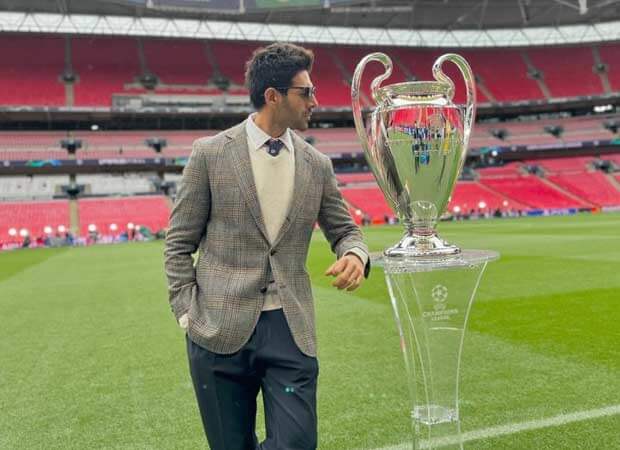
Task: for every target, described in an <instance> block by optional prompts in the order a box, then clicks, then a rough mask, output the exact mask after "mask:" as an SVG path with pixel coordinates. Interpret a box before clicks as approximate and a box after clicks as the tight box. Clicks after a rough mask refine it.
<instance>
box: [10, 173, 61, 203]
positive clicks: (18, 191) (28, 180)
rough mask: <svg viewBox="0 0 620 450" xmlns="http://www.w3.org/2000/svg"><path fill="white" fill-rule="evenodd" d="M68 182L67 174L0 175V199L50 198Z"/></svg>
mask: <svg viewBox="0 0 620 450" xmlns="http://www.w3.org/2000/svg"><path fill="white" fill-rule="evenodd" d="M68 182H69V176H68V175H47V176H36V177H30V176H6V177H0V200H12V199H21V200H25V199H44V198H49V199H51V198H52V197H53V196H54V195H55V194H59V193H60V186H62V185H63V184H67V183H68Z"/></svg>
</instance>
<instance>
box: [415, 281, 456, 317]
mask: <svg viewBox="0 0 620 450" xmlns="http://www.w3.org/2000/svg"><path fill="white" fill-rule="evenodd" d="M431 298H432V299H433V311H425V312H424V313H422V315H423V317H424V318H425V319H430V320H432V321H438V320H442V321H443V320H450V316H452V315H454V314H458V312H459V310H458V309H456V308H451V309H447V306H448V303H447V302H448V288H447V287H446V286H444V285H443V284H436V285H435V286H434V287H433V289H432V290H431Z"/></svg>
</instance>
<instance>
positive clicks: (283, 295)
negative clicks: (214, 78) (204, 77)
mask: <svg viewBox="0 0 620 450" xmlns="http://www.w3.org/2000/svg"><path fill="white" fill-rule="evenodd" d="M313 60H314V55H313V54H312V52H311V51H309V50H306V49H304V48H302V47H299V46H296V45H291V44H279V43H277V44H272V45H269V46H267V47H265V48H260V49H258V50H256V51H255V52H254V54H253V55H252V57H251V59H250V60H249V61H248V62H247V63H246V69H247V70H246V83H247V85H248V89H249V91H250V98H251V101H252V104H253V105H254V107H255V108H256V110H257V112H255V113H253V114H251V115H250V116H249V117H248V118H247V119H246V120H245V121H243V122H242V123H240V124H239V125H236V126H234V127H232V128H230V129H228V130H225V131H223V132H221V133H220V134H218V135H216V136H214V137H210V138H203V139H198V140H197V141H196V142H195V143H194V146H193V150H192V154H191V157H190V158H189V161H188V163H187V166H186V167H185V169H184V172H183V180H182V183H181V188H180V190H179V192H178V195H177V199H176V203H175V205H174V208H173V210H172V213H171V216H170V228H169V230H168V233H167V236H166V247H165V268H166V274H167V276H168V284H169V294H170V303H171V306H172V311H173V312H174V315H175V317H176V319H177V320H178V322H179V324H180V326H181V327H183V328H185V329H186V331H187V337H186V339H187V352H188V357H189V367H190V372H191V376H192V380H193V384H194V389H195V392H196V397H197V400H198V406H199V409H200V414H201V417H202V422H203V425H204V429H205V433H206V436H207V440H208V442H209V446H210V447H211V449H212V450H254V449H263V450H284V449H296V450H307V449H308V450H309V449H315V448H316V447H317V416H316V388H317V377H318V371H319V369H318V361H317V358H316V333H315V323H314V304H313V299H312V291H311V288H310V279H309V276H308V273H307V272H306V269H305V264H306V257H307V254H308V248H309V245H310V239H311V236H312V231H313V228H314V224H315V222H316V221H318V223H319V225H320V226H321V229H322V231H323V233H324V234H325V236H326V238H327V240H328V241H329V243H330V244H331V248H332V250H333V251H334V252H335V253H336V255H337V260H336V262H335V263H334V264H333V265H331V266H330V267H329V268H328V269H327V271H326V272H325V274H326V275H328V276H333V277H335V280H334V282H333V285H334V286H335V287H337V288H338V289H347V290H349V291H352V290H354V289H356V288H357V287H358V286H359V285H360V283H361V282H362V280H363V279H364V277H365V276H366V277H367V276H368V271H369V269H370V264H369V261H368V249H367V248H366V245H365V244H364V242H363V241H362V235H361V232H360V230H359V228H358V227H357V226H356V225H355V223H354V222H353V220H352V219H351V216H350V215H349V212H348V210H347V207H346V206H345V203H344V201H343V199H342V196H341V194H340V192H339V191H338V188H337V184H336V178H335V176H334V171H333V168H332V164H331V161H330V159H329V158H328V157H327V156H325V155H323V154H321V153H320V152H319V151H317V150H316V149H315V148H313V147H312V146H311V145H310V144H308V143H307V142H305V141H304V139H303V138H302V137H300V136H299V135H298V134H297V133H295V132H294V131H292V130H302V131H303V130H306V129H307V128H308V122H309V120H310V116H311V114H312V110H313V109H314V108H315V107H316V106H317V105H318V102H317V99H316V96H315V88H314V86H313V84H312V81H311V79H310V71H311V69H312V64H313ZM196 250H199V252H198V258H197V261H196V264H195V266H194V265H193V264H192V257H191V255H192V253H194V252H195V251H196ZM259 390H260V391H262V396H263V403H264V409H265V422H266V431H267V437H266V440H265V441H264V442H262V443H260V444H259V443H258V441H257V437H256V433H255V419H256V408H257V406H256V397H257V394H258V392H259Z"/></svg>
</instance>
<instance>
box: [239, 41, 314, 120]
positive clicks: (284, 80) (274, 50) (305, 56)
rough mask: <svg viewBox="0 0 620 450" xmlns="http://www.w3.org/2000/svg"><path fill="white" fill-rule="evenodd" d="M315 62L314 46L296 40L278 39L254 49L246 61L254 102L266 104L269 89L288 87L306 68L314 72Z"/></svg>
mask: <svg viewBox="0 0 620 450" xmlns="http://www.w3.org/2000/svg"><path fill="white" fill-rule="evenodd" d="M313 63H314V53H312V50H308V49H306V48H303V47H300V46H299V45H294V44H285V43H279V42H276V43H274V44H271V45H268V46H267V47H261V48H258V49H256V50H255V51H254V53H253V54H252V57H251V58H250V59H249V60H248V61H247V62H246V63H245V84H246V86H247V88H248V90H249V91H250V100H251V101H252V105H254V107H255V108H256V109H257V110H259V109H261V108H262V107H263V106H265V91H266V90H267V89H268V88H270V87H278V88H279V87H288V86H290V84H291V80H292V79H293V77H294V76H295V75H297V74H298V73H299V72H301V71H302V70H307V71H308V72H310V71H311V70H312V64H313Z"/></svg>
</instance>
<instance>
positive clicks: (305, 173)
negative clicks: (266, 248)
mask: <svg viewBox="0 0 620 450" xmlns="http://www.w3.org/2000/svg"><path fill="white" fill-rule="evenodd" d="M292 136H293V145H294V146H295V184H294V187H293V198H292V199H291V203H290V205H289V207H288V212H287V214H286V218H285V219H284V223H283V224H282V227H281V228H280V231H279V232H278V236H277V237H276V240H275V241H274V243H273V247H275V246H276V245H278V243H279V242H280V240H281V239H282V237H283V236H284V235H285V234H286V232H287V231H288V229H289V228H290V226H291V224H292V223H293V222H294V221H295V218H296V217H297V214H298V213H299V210H300V209H301V208H302V207H303V203H304V199H305V198H306V191H307V189H308V186H309V184H310V181H311V174H312V171H311V167H312V166H311V163H310V161H311V158H312V156H311V155H310V152H309V151H308V148H307V144H306V142H305V141H304V140H303V139H301V138H299V137H297V135H295V134H293V133H292Z"/></svg>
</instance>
